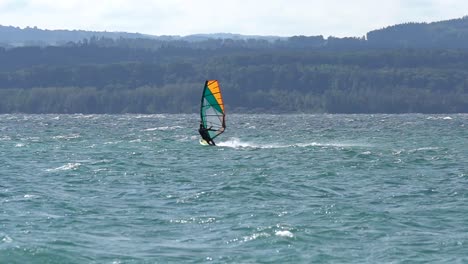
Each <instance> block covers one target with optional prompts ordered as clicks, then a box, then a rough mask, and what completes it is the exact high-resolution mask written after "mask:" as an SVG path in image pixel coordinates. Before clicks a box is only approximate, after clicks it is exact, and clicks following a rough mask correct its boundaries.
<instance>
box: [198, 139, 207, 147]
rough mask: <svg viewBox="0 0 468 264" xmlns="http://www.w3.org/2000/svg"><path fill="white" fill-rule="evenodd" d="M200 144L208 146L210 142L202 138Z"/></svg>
mask: <svg viewBox="0 0 468 264" xmlns="http://www.w3.org/2000/svg"><path fill="white" fill-rule="evenodd" d="M200 145H203V146H208V145H209V144H208V142H206V141H205V140H204V139H202V138H200Z"/></svg>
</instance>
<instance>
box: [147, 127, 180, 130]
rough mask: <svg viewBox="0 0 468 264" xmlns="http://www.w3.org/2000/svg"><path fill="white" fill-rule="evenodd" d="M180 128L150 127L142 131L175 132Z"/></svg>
mask: <svg viewBox="0 0 468 264" xmlns="http://www.w3.org/2000/svg"><path fill="white" fill-rule="evenodd" d="M179 128H182V127H181V126H162V127H152V128H147V129H144V130H143V131H158V130H160V131H166V130H176V129H179Z"/></svg>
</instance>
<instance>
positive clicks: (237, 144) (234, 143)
mask: <svg viewBox="0 0 468 264" xmlns="http://www.w3.org/2000/svg"><path fill="white" fill-rule="evenodd" d="M216 145H217V146H220V147H228V148H235V149H239V148H256V149H258V148H260V149H277V148H291V147H292V148H294V147H299V148H305V147H335V148H348V147H369V146H368V145H365V144H356V143H318V142H310V143H294V144H281V143H270V144H261V143H253V142H247V141H242V140H240V139H239V138H230V139H229V140H227V141H222V142H217V143H216Z"/></svg>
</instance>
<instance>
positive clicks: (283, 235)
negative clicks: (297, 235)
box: [275, 230, 294, 237]
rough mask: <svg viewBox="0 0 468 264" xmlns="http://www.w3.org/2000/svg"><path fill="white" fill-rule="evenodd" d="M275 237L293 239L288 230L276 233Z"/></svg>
mask: <svg viewBox="0 0 468 264" xmlns="http://www.w3.org/2000/svg"><path fill="white" fill-rule="evenodd" d="M275 235H277V236H281V237H294V234H293V233H291V231H288V230H281V231H276V233H275Z"/></svg>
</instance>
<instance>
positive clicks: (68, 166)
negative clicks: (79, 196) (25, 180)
mask: <svg viewBox="0 0 468 264" xmlns="http://www.w3.org/2000/svg"><path fill="white" fill-rule="evenodd" d="M79 166H81V163H78V162H76V163H67V164H65V165H63V166H60V167H57V168H54V169H46V171H47V172H53V171H67V170H76V169H77V168H78V167H79Z"/></svg>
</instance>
